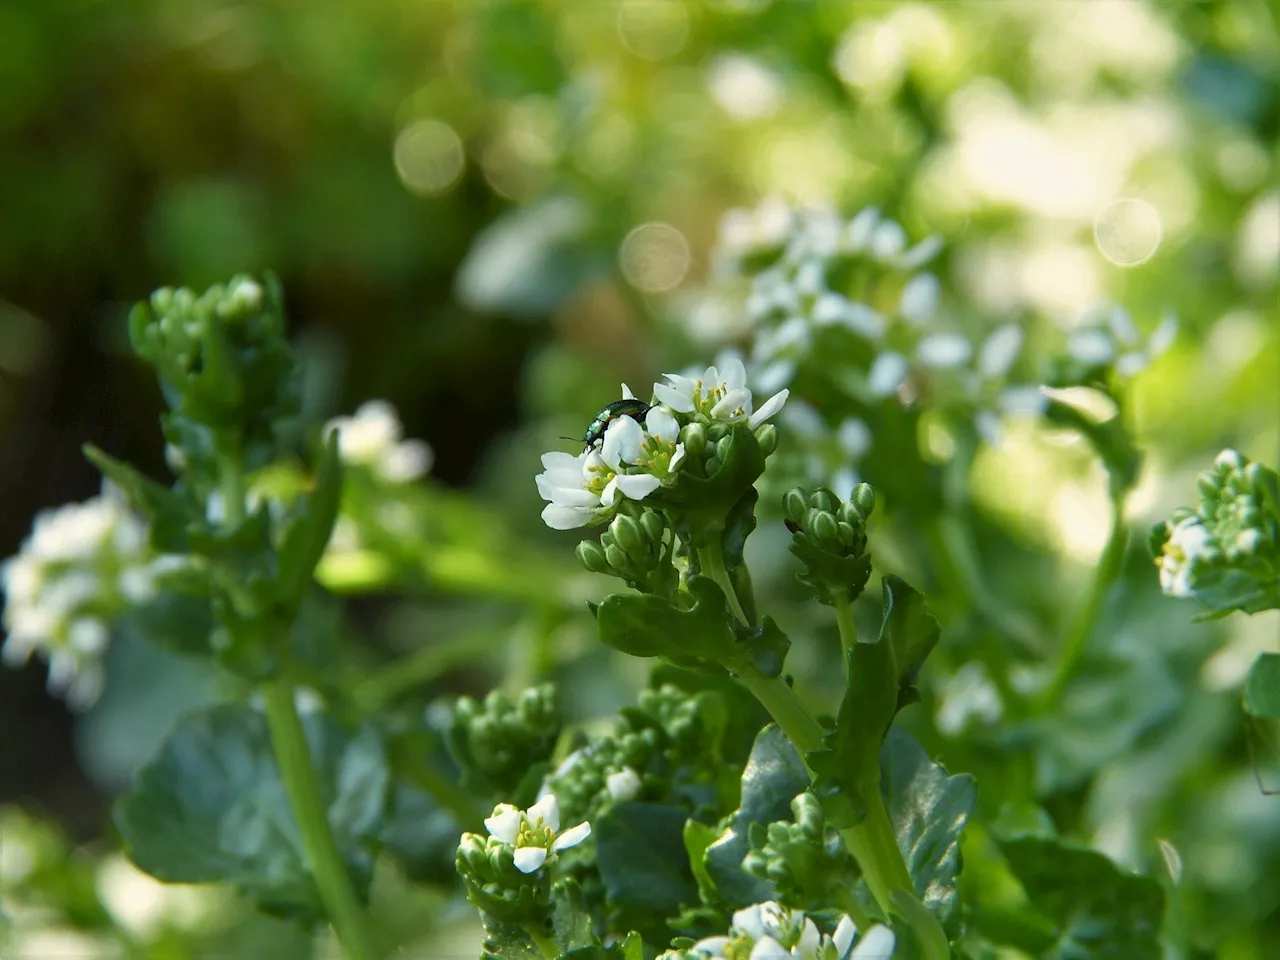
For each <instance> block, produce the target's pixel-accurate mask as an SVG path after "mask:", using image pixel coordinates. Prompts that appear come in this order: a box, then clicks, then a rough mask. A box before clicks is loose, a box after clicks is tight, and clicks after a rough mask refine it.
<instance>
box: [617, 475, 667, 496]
mask: <svg viewBox="0 0 1280 960" xmlns="http://www.w3.org/2000/svg"><path fill="white" fill-rule="evenodd" d="M611 485H614V486H616V489H617V490H619V491H620V492H621V493H622V494H623V496H625V497H626V498H627V499H628V500H643V499H644V498H645V497H647V496H648V495H649V494H651V493H653V491H655V490H657V489H658V488H659V487H660V486H662V480H661V479H659V478H658V477H655V476H654V475H653V474H651V473H632V474H626V473H620V474H618V475H617V476H616V477H614V478H613V480H612V481H611Z"/></svg>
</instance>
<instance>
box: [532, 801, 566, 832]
mask: <svg viewBox="0 0 1280 960" xmlns="http://www.w3.org/2000/svg"><path fill="white" fill-rule="evenodd" d="M525 816H526V817H528V818H529V822H530V823H532V824H535V825H536V824H539V823H541V824H542V825H543V826H545V827H547V828H548V829H549V830H550V831H551V832H552V833H555V832H556V831H557V830H559V829H560V803H559V801H557V800H556V798H555V795H554V794H547V795H546V796H545V797H543V798H542V799H541V800H539V801H538V802H537V803H535V804H534V805H533V806H532V807H530V808H529V809H528V810H527V811H526V812H525Z"/></svg>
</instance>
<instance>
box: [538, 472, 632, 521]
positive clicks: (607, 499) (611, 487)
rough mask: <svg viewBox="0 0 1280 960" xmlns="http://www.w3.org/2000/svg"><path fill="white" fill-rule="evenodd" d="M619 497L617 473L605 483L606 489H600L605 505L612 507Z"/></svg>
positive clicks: (601, 502) (601, 500) (602, 501)
mask: <svg viewBox="0 0 1280 960" xmlns="http://www.w3.org/2000/svg"><path fill="white" fill-rule="evenodd" d="M617 497H618V476H617V475H615V476H614V477H613V479H612V480H610V481H609V482H608V483H606V484H605V485H604V489H603V490H601V491H600V504H601V505H602V506H605V507H612V506H613V501H614V500H616V499H617ZM544 512H545V511H544Z"/></svg>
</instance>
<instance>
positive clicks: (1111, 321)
mask: <svg viewBox="0 0 1280 960" xmlns="http://www.w3.org/2000/svg"><path fill="white" fill-rule="evenodd" d="M1177 333H1178V321H1177V319H1176V318H1175V317H1173V316H1172V315H1168V314H1167V315H1165V316H1164V317H1163V318H1161V320H1160V323H1159V325H1158V326H1157V327H1156V328H1155V330H1153V331H1152V332H1151V333H1150V334H1149V335H1147V336H1143V335H1142V333H1141V332H1140V331H1139V330H1138V326H1137V324H1135V323H1134V322H1133V317H1132V316H1131V315H1130V313H1129V311H1128V310H1126V309H1125V308H1124V307H1121V306H1118V305H1115V304H1108V305H1106V306H1103V307H1099V308H1096V309H1094V310H1090V311H1089V312H1088V313H1087V314H1085V316H1084V317H1083V318H1082V319H1081V321H1080V323H1079V324H1078V325H1077V326H1076V327H1075V328H1074V329H1072V331H1071V332H1070V334H1068V336H1067V347H1066V351H1067V356H1068V357H1069V358H1070V359H1071V360H1073V361H1075V363H1077V364H1079V365H1080V366H1081V367H1083V368H1085V369H1088V370H1098V369H1106V368H1111V369H1114V370H1115V372H1116V373H1117V374H1119V375H1120V377H1122V378H1125V379H1128V378H1131V377H1136V376H1137V375H1138V374H1139V373H1141V372H1142V371H1143V370H1145V369H1146V368H1147V367H1148V366H1149V365H1150V363H1151V361H1153V360H1154V359H1155V358H1156V357H1158V356H1160V355H1161V354H1162V353H1164V352H1165V351H1166V350H1168V349H1169V347H1170V346H1171V345H1172V344H1173V340H1174V337H1176V336H1177Z"/></svg>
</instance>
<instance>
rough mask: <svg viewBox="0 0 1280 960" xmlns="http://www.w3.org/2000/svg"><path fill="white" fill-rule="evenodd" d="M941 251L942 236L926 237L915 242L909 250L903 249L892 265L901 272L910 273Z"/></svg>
mask: <svg viewBox="0 0 1280 960" xmlns="http://www.w3.org/2000/svg"><path fill="white" fill-rule="evenodd" d="M941 251H942V238H941V237H939V236H937V235H934V236H932V237H926V238H925V239H923V240H921V241H920V242H919V243H917V244H916V245H915V246H914V247H912V248H911V249H910V250H907V251H905V252H904V253H902V254H901V255H900V256H898V257H897V258H896V259H895V260H894V261H893V265H894V266H895V267H897V268H898V269H899V270H901V271H902V272H903V273H910V272H911V271H912V270H918V269H920V268H921V267H923V266H924V265H925V264H926V263H928V262H929V261H930V260H932V259H933V258H934V257H936V256H937V255H938V254H939V253H940V252H941Z"/></svg>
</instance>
